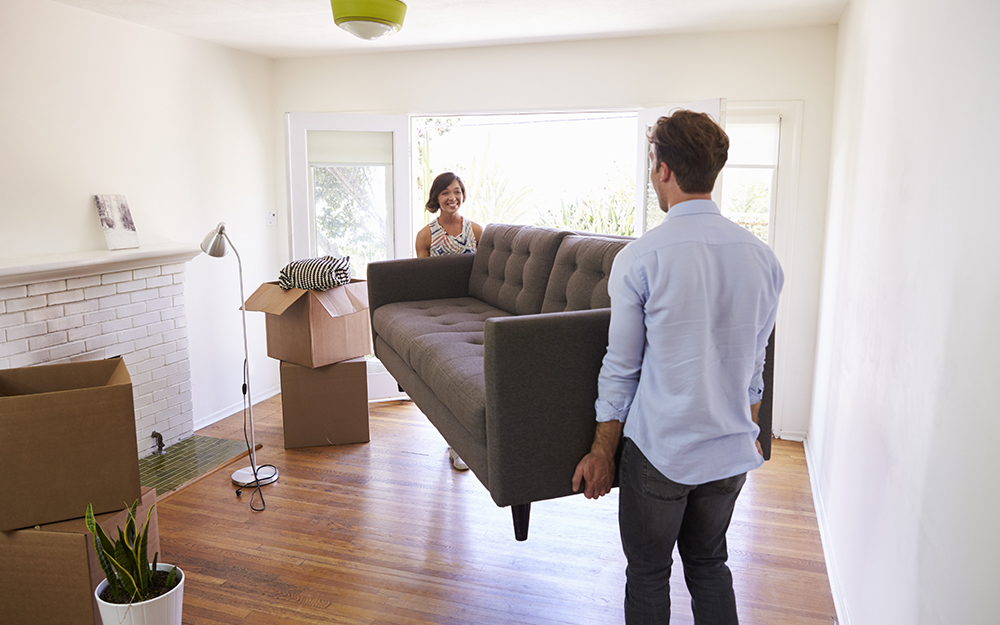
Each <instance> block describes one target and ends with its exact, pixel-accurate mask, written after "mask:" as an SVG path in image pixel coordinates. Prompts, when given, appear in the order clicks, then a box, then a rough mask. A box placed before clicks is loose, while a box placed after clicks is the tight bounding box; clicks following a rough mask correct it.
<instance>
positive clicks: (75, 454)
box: [0, 358, 140, 531]
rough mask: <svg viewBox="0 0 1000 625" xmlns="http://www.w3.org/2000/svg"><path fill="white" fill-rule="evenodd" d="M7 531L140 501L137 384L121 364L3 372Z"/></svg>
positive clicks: (1, 490)
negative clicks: (134, 396)
mask: <svg viewBox="0 0 1000 625" xmlns="http://www.w3.org/2000/svg"><path fill="white" fill-rule="evenodd" d="M0 476H3V479H0V502H3V504H2V505H0V530H2V531H7V530H13V529H19V528H22V527H29V526H32V525H42V524H44V523H54V522H56V521H64V520H66V519H74V518H77V517H82V516H83V514H84V512H86V510H87V504H88V503H90V504H93V506H94V512H95V513H97V514H100V513H102V512H111V511H114V510H121V509H122V507H123V506H124V505H126V504H127V503H131V502H133V501H135V500H136V499H138V498H139V493H140V490H139V450H138V446H137V444H136V434H135V409H134V407H133V404H132V378H131V377H129V374H128V369H127V368H126V367H125V362H124V361H123V360H122V359H121V358H110V359H108V360H97V361H91V362H77V363H68V364H61V365H46V366H40V367H27V368H23V369H6V370H2V371H0Z"/></svg>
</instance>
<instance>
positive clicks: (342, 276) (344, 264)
mask: <svg viewBox="0 0 1000 625" xmlns="http://www.w3.org/2000/svg"><path fill="white" fill-rule="evenodd" d="M350 281H351V257H350V256H344V257H341V258H337V257H334V256H322V257H320V258H306V259H304V260H293V261H292V262H290V263H288V264H287V265H285V267H284V269H282V270H281V273H280V275H279V277H278V286H280V287H281V288H283V289H285V290H286V291H287V290H288V289H303V290H305V291H325V290H327V289H332V288H333V287H335V286H342V285H344V284H347V283H348V282H350Z"/></svg>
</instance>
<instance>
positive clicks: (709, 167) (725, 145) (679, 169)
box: [646, 110, 729, 193]
mask: <svg viewBox="0 0 1000 625" xmlns="http://www.w3.org/2000/svg"><path fill="white" fill-rule="evenodd" d="M646 137H647V138H648V139H649V142H650V143H651V144H653V153H654V155H655V156H656V162H655V163H653V167H654V169H658V168H659V166H660V163H666V164H667V167H669V168H670V171H672V172H674V175H676V176H677V185H678V186H679V187H680V188H681V191H684V192H685V193H711V192H712V187H714V186H715V179H716V177H718V175H719V172H720V171H722V167H723V165H725V164H726V159H727V157H728V156H729V137H728V136H727V135H726V131H724V130H723V129H722V128H721V127H719V125H718V124H716V123H715V121H714V120H713V119H712V118H711V117H709V116H708V115H706V114H705V113H695V112H694V111H685V110H680V111H677V112H675V113H674V114H672V115H670V116H669V117H661V118H660V119H658V120H657V122H656V125H655V126H653V127H652V128H650V129H649V132H648V133H647V134H646Z"/></svg>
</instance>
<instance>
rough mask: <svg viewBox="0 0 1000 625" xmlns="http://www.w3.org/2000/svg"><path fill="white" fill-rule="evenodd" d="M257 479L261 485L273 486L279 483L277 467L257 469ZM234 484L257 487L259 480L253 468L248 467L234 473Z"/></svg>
mask: <svg viewBox="0 0 1000 625" xmlns="http://www.w3.org/2000/svg"><path fill="white" fill-rule="evenodd" d="M257 478H259V479H260V482H259V483H260V485H261V486H264V485H265V484H271V483H272V482H277V481H278V469H277V468H275V467H257ZM233 484H236V485H237V486H256V485H257V484H258V482H257V479H254V476H253V467H246V468H245V469H240V470H239V471H236V472H234V473H233Z"/></svg>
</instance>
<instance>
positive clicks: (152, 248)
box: [0, 243, 201, 288]
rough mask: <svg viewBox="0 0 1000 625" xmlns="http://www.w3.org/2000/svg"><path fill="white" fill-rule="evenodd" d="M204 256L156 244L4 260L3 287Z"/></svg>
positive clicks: (187, 247) (193, 249) (191, 248)
mask: <svg viewBox="0 0 1000 625" xmlns="http://www.w3.org/2000/svg"><path fill="white" fill-rule="evenodd" d="M200 253H201V248H199V247H198V246H197V245H195V244H187V243H153V244H147V245H143V246H142V247H138V248H135V249H130V250H95V251H91V252H76V253H70V254H53V255H48V256H35V257H31V258H9V259H0V288H3V287H9V286H20V285H24V284H35V283H39V282H49V281H52V280H65V279H69V278H79V277H81V276H89V275H94V274H103V273H112V272H115V271H128V270H130V269H140V268H143V267H152V266H155V265H168V264H171V263H180V262H187V261H189V260H191V259H193V258H194V257H195V256H197V255H198V254H200Z"/></svg>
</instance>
